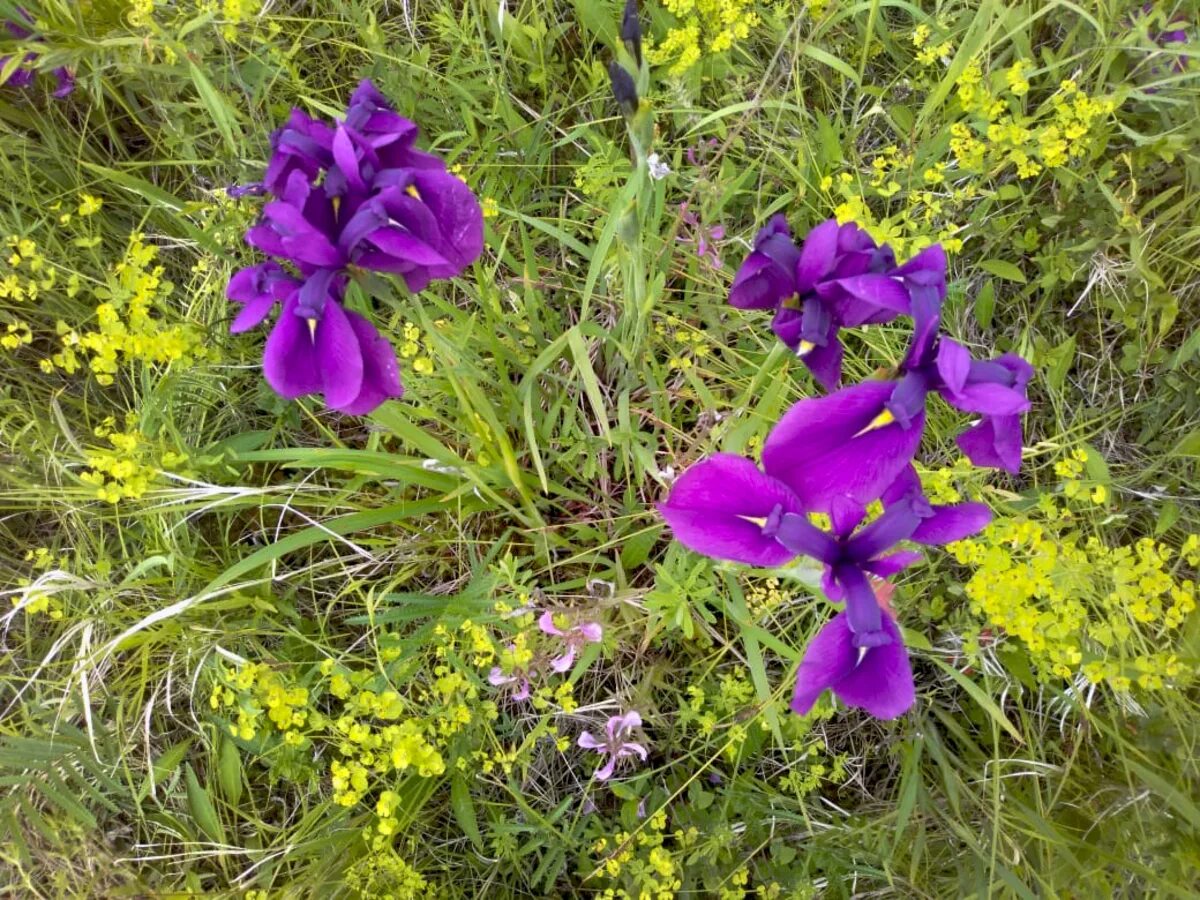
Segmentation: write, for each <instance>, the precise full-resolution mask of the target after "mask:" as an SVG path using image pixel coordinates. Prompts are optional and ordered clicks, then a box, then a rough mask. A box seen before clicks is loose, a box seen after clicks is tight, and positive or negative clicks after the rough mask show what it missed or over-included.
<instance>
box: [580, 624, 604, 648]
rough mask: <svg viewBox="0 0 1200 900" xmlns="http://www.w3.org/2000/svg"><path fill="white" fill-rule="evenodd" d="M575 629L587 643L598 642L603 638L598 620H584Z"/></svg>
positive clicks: (602, 631)
mask: <svg viewBox="0 0 1200 900" xmlns="http://www.w3.org/2000/svg"><path fill="white" fill-rule="evenodd" d="M577 630H578V631H579V633H580V634H581V635H583V639H584V640H585V641H587V642H588V643H589V644H598V643H600V641H601V640H603V638H604V629H603V628H601V627H600V623H599V622H584V623H583V624H582V625H580V626H579V628H578V629H577Z"/></svg>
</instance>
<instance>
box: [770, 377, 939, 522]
mask: <svg viewBox="0 0 1200 900" xmlns="http://www.w3.org/2000/svg"><path fill="white" fill-rule="evenodd" d="M893 388H894V383H893V382H889V381H867V382H863V383H862V384H857V385H853V386H851V387H846V388H842V389H841V390H839V391H838V392H837V393H834V394H830V395H828V396H826V397H815V398H810V399H807V400H801V401H800V402H799V403H796V404H795V405H794V406H792V408H791V409H789V410H788V411H787V413H785V414H784V416H783V418H782V419H780V420H779V423H778V424H777V425H776V426H775V427H774V428H773V429H772V430H771V433H770V434H769V435H768V437H767V440H766V443H765V445H764V446H763V454H762V456H763V467H764V468H765V470H766V472H767V474H768V475H771V476H772V477H774V478H778V479H779V480H780V481H782V482H784V483H785V484H787V485H788V487H790V488H791V489H792V490H793V491H795V493H796V495H797V497H799V499H800V502H801V503H802V504H803V506H804V508H805V509H807V510H811V511H814V512H828V511H829V507H830V504H831V503H832V501H833V498H834V497H836V496H839V495H847V496H850V497H852V498H853V499H855V500H857V501H858V502H859V503H863V504H866V503H871V502H872V501H874V500H876V499H877V498H878V497H879V496H880V494H881V493H882V492H883V490H884V488H886V487H887V486H888V485H889V484H891V483H892V482H893V481H895V479H896V476H897V475H899V474H900V472H901V470H903V469H904V467H905V466H907V465H908V464H909V462H910V461H911V460H912V457H913V454H914V453H915V452H916V450H917V445H918V444H919V443H920V441H921V431H922V429H923V428H924V426H925V420H924V416H923V415H922V416H919V417H917V418H916V419H914V420H913V422H912V425H911V427H909V428H907V429H905V428H902V427H901V426H900V425H899V424H898V423H896V422H892V423H891V424H883V425H880V424H878V422H879V421H880V418H879V417H880V415H881V414H882V413H883V412H884V404H885V403H886V402H887V399H888V397H890V396H891V393H892V390H893Z"/></svg>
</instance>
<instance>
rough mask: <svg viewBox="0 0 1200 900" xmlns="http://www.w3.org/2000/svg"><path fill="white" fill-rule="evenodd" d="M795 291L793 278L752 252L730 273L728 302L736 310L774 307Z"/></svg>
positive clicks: (762, 256) (768, 260)
mask: <svg viewBox="0 0 1200 900" xmlns="http://www.w3.org/2000/svg"><path fill="white" fill-rule="evenodd" d="M793 293H795V290H794V285H793V283H792V279H791V278H790V277H789V275H788V273H786V272H784V271H782V270H781V269H780V268H779V267H778V266H776V265H775V263H773V262H772V261H771V260H770V259H768V258H767V257H766V256H764V255H763V254H761V253H757V252H755V253H751V254H750V255H749V256H747V257H746V261H745V262H743V263H742V265H741V268H739V269H738V270H737V274H736V275H734V276H733V286H732V287H731V288H730V289H729V303H730V305H731V306H735V307H737V308H738V309H774V308H775V307H776V306H778V305H779V303H780V301H781V300H783V299H784V298H785V297H788V296H791V295H792V294H793Z"/></svg>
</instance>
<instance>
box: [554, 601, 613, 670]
mask: <svg viewBox="0 0 1200 900" xmlns="http://www.w3.org/2000/svg"><path fill="white" fill-rule="evenodd" d="M538 627H539V628H540V629H542V631H544V632H545V633H546V634H550V635H554V636H555V637H560V638H562V639H563V641H564V642H565V643H566V645H567V648H566V652H565V653H563V654H562V655H561V656H556V657H555V658H554V659H552V660H550V668H551V669H553V670H554V671H555V672H558V673H560V674H561V673H563V672H565V671H567V669H569V668H571V666H572V665H573V664H574V663H575V657H576V656H577V655H578V654H579V651H580V650H581V649H582V648H583V647H584V645H586V644H598V643H600V639H601V638H602V637H603V636H604V630H603V629H602V628H601V627H600V623H599V622H580V623H579V624H578V625H572V626H571V627H570V628H568V629H567V630H565V631H564V630H563V629H561V628H559V627H558V626H557V625H555V624H554V613H552V612H550V610H546V611H545V612H544V613H542V615H541V618H539V619H538Z"/></svg>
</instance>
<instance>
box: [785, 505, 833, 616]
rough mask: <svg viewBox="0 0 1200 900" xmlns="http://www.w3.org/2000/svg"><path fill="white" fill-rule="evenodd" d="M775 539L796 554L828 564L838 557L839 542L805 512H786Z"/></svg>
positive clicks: (831, 563)
mask: <svg viewBox="0 0 1200 900" xmlns="http://www.w3.org/2000/svg"><path fill="white" fill-rule="evenodd" d="M775 539H776V540H777V541H778V542H779V543H781V544H782V545H783V546H785V547H787V549H788V550H790V551H791V553H792V555H794V556H808V557H811V558H812V559H815V560H817V561H818V562H823V563H825V564H826V565H827V566H830V565H833V563H834V562H836V561H837V559H838V555H839V547H838V542H837V541H836V540H835V539H834V538H833V537H832V536H831V535H829V534H826V533H825V532H824V531H822V530H821V529H820V528H818V527H817V526H816V525H814V524H813V523H812V522H810V521H808V519H806V518H805V517H804V515H803V514H801V515H797V514H795V513H787V514H785V515H784V516H783V518H782V519H781V520H780V523H779V527H778V528H777V529H776V531H775ZM831 599H834V598H831Z"/></svg>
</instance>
